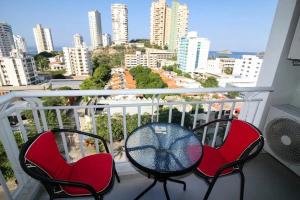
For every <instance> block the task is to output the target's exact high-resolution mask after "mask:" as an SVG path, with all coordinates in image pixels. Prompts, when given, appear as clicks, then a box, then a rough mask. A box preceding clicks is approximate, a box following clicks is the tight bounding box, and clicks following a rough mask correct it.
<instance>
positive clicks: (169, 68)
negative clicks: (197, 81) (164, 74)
mask: <svg viewBox="0 0 300 200" xmlns="http://www.w3.org/2000/svg"><path fill="white" fill-rule="evenodd" d="M163 70H165V71H173V72H175V73H176V74H177V75H178V76H184V77H186V78H192V77H191V75H190V74H189V73H185V72H183V71H181V70H180V69H179V66H178V65H177V64H175V65H170V66H164V67H163Z"/></svg>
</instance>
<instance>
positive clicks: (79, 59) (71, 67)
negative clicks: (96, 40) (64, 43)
mask: <svg viewBox="0 0 300 200" xmlns="http://www.w3.org/2000/svg"><path fill="white" fill-rule="evenodd" d="M63 52H64V60H65V67H66V74H67V75H73V76H89V75H91V74H92V70H93V68H92V67H93V66H92V61H91V55H90V52H89V51H88V47H85V46H81V47H64V48H63Z"/></svg>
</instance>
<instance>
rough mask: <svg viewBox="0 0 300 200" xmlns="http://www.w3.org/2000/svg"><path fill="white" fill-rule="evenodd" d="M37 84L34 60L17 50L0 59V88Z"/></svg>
mask: <svg viewBox="0 0 300 200" xmlns="http://www.w3.org/2000/svg"><path fill="white" fill-rule="evenodd" d="M36 83H38V76H37V72H36V66H35V62H34V58H33V57H31V56H28V55H26V54H25V53H23V52H20V51H18V50H13V51H12V52H11V55H10V56H7V57H0V86H5V85H10V86H24V85H32V84H36Z"/></svg>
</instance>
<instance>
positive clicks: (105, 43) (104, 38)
mask: <svg viewBox="0 0 300 200" xmlns="http://www.w3.org/2000/svg"><path fill="white" fill-rule="evenodd" d="M102 41H103V46H104V47H107V46H110V45H111V36H110V34H108V33H104V34H102Z"/></svg>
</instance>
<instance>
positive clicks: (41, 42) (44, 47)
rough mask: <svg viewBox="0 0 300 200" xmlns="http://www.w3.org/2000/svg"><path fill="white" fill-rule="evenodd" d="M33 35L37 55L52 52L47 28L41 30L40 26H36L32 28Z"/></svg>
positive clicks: (50, 35) (49, 31)
mask: <svg viewBox="0 0 300 200" xmlns="http://www.w3.org/2000/svg"><path fill="white" fill-rule="evenodd" d="M33 34H34V38H35V43H36V48H37V51H38V53H40V52H43V51H47V52H51V51H53V50H54V48H53V41H52V34H51V30H50V29H49V28H43V27H42V25H41V24H37V25H36V27H34V28H33Z"/></svg>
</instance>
